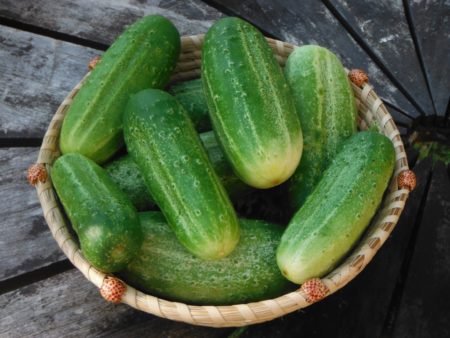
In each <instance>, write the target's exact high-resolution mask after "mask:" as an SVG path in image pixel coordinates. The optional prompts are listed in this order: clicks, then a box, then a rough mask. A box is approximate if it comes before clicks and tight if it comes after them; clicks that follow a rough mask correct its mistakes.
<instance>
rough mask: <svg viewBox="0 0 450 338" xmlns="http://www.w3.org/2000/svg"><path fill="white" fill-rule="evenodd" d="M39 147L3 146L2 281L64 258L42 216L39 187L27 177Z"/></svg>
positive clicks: (0, 160)
mask: <svg viewBox="0 0 450 338" xmlns="http://www.w3.org/2000/svg"><path fill="white" fill-rule="evenodd" d="M37 155H38V149H36V148H3V149H0V172H1V175H0V195H1V196H3V197H2V203H1V204H0V233H1V236H0V281H3V280H5V279H8V278H11V277H15V276H17V275H19V274H22V273H25V272H30V271H33V270H35V269H38V268H41V267H43V266H47V265H49V264H51V263H54V262H57V261H60V260H63V259H64V258H65V256H64V254H63V252H62V251H61V250H60V249H59V247H58V245H57V244H56V242H55V240H54V239H53V237H52V235H51V233H50V230H49V229H48V227H47V224H46V223H45V220H44V217H43V216H42V209H41V205H40V204H39V201H38V199H37V197H36V190H35V189H34V188H33V187H31V186H30V185H29V184H28V182H27V181H26V171H27V168H28V166H29V165H30V164H31V163H33V162H35V161H36V159H37Z"/></svg>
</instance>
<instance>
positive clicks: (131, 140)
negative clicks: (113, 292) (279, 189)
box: [124, 89, 239, 259]
mask: <svg viewBox="0 0 450 338" xmlns="http://www.w3.org/2000/svg"><path fill="white" fill-rule="evenodd" d="M124 136H125V143H126V145H127V148H128V153H129V154H131V156H132V157H133V160H134V161H135V162H136V163H137V165H138V166H139V168H140V171H141V173H142V175H143V177H144V181H145V184H146V186H147V188H148V189H149V191H150V192H151V194H152V196H153V198H154V199H155V201H156V203H157V205H158V206H159V207H160V208H161V211H162V212H163V213H164V215H165V216H166V218H167V221H168V223H169V224H170V226H171V227H172V228H173V230H174V232H175V234H176V236H177V238H178V239H179V240H180V242H181V243H182V244H183V245H184V246H185V247H186V248H187V249H188V250H189V251H191V252H192V253H193V254H194V255H196V256H198V257H200V258H203V259H219V258H222V257H225V256H227V255H228V254H229V253H230V252H231V251H233V249H234V248H235V246H236V245H237V242H238V241H239V223H238V219H237V217H236V213H235V211H234V209H233V206H232V204H231V202H230V200H229V197H228V195H227V193H226V191H225V188H224V187H223V185H222V184H221V182H220V179H219V177H218V176H217V174H216V173H215V171H214V168H213V167H212V165H211V163H210V161H209V159H208V155H207V154H206V151H205V149H204V148H203V146H202V144H201V142H200V138H199V136H198V134H197V132H196V131H195V129H194V126H193V124H192V121H191V120H190V119H189V117H188V115H187V113H186V112H185V111H184V109H183V107H182V106H181V105H180V104H179V103H178V101H177V100H176V99H175V98H174V97H173V96H171V95H170V94H168V93H166V92H163V91H161V90H156V89H148V90H143V91H141V92H139V93H137V94H135V95H133V96H132V97H131V99H130V101H129V102H128V105H127V107H126V109H125V115H124Z"/></svg>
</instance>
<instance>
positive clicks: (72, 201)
mask: <svg viewBox="0 0 450 338" xmlns="http://www.w3.org/2000/svg"><path fill="white" fill-rule="evenodd" d="M51 178H52V181H53V186H54V187H55V189H56V191H57V194H58V197H59V199H60V201H61V203H62V205H63V206H64V210H65V211H66V214H67V216H68V217H69V219H70V221H71V223H72V227H73V229H74V230H75V232H76V233H77V235H78V238H79V241H80V246H81V251H82V252H83V255H84V256H85V257H86V259H87V260H88V261H89V262H90V263H91V264H92V265H93V266H95V267H96V268H97V269H99V270H101V271H104V272H115V271H119V270H122V269H123V268H124V267H125V266H126V265H127V264H128V263H129V262H130V261H131V259H132V258H134V257H135V255H136V254H137V252H138V251H139V249H140V247H141V244H142V240H143V235H142V230H141V226H140V223H139V218H138V214H137V211H136V209H135V208H134V206H133V205H132V204H131V202H130V201H129V199H128V197H127V196H126V195H125V194H124V193H123V192H122V191H121V190H120V189H119V188H118V187H117V186H116V185H115V184H114V183H113V182H112V180H111V179H110V178H109V176H108V174H107V173H106V172H105V170H104V169H103V168H101V167H100V166H98V165H97V164H96V163H94V162H93V161H91V160H89V159H88V158H86V157H84V156H83V155H80V154H77V153H70V154H66V155H63V156H61V157H59V158H58V159H57V160H56V161H55V163H54V165H53V168H52V171H51Z"/></svg>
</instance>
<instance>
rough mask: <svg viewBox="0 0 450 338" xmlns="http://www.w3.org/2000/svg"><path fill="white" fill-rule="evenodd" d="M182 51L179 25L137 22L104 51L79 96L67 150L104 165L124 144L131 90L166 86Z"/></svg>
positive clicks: (65, 137)
mask: <svg viewBox="0 0 450 338" xmlns="http://www.w3.org/2000/svg"><path fill="white" fill-rule="evenodd" d="M179 53H180V36H179V33H178V31H177V29H176V28H175V26H174V25H173V24H172V23H171V22H170V21H169V20H167V19H165V18H164V17H162V16H158V15H151V16H147V17H144V18H142V19H140V20H138V21H137V22H135V23H134V24H133V25H131V26H130V27H129V28H128V29H127V30H126V31H125V32H124V33H123V34H122V35H120V36H119V38H118V39H117V40H116V41H115V42H114V43H113V44H112V45H111V47H110V48H108V50H107V51H106V52H105V53H104V55H103V56H102V59H101V61H100V62H99V63H98V64H97V66H96V67H95V68H94V69H93V70H92V73H91V74H90V75H89V77H88V78H87V79H86V82H85V83H84V85H83V86H82V87H81V89H80V91H79V92H78V93H77V95H76V96H75V98H74V100H73V102H72V104H71V106H70V108H69V110H68V111H67V116H66V117H65V119H64V123H63V125H62V129H61V138H60V147H61V151H62V152H63V153H71V152H78V153H81V154H83V155H85V156H87V157H89V158H90V159H92V160H94V161H95V162H97V163H103V162H105V161H106V160H107V159H108V158H110V157H111V156H112V155H113V154H114V153H115V152H116V151H117V150H119V149H120V148H121V146H122V145H123V135H122V115H123V110H124V108H125V105H126V103H127V100H128V98H129V96H130V94H133V93H136V92H138V91H140V90H142V89H144V88H161V87H163V86H164V85H165V84H166V82H167V81H168V80H169V77H170V76H171V74H172V71H173V69H174V68H175V65H176V62H177V60H178V56H179Z"/></svg>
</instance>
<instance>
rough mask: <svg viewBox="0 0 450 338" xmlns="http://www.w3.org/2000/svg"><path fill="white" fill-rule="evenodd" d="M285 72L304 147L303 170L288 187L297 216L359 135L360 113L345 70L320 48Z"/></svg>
mask: <svg viewBox="0 0 450 338" xmlns="http://www.w3.org/2000/svg"><path fill="white" fill-rule="evenodd" d="M284 71H285V75H286V79H287V81H288V83H289V85H290V87H291V89H292V95H293V98H294V101H295V107H296V110H297V113H298V116H299V118H300V123H301V125H302V131H303V142H304V149H303V155H302V158H301V160H300V164H299V166H298V167H297V169H296V171H295V173H294V175H293V176H292V177H291V178H290V179H289V180H288V182H286V190H287V197H288V200H289V206H290V209H291V212H292V213H293V212H295V211H297V210H298V208H299V207H300V206H301V205H302V204H303V203H304V202H305V200H306V198H307V197H308V195H309V194H310V193H311V192H312V191H313V189H314V187H315V186H316V185H317V182H318V181H319V179H320V177H321V175H322V174H323V172H324V170H325V169H326V168H327V166H328V165H329V164H330V162H331V160H332V159H333V157H334V156H335V155H336V153H337V150H338V148H339V146H340V144H341V143H342V141H344V140H346V139H347V138H349V137H350V136H351V135H353V134H355V133H356V131H357V128H356V114H357V111H356V104H355V99H354V94H353V90H352V88H351V85H350V82H349V80H348V77H347V74H346V72H345V69H344V67H343V66H342V64H341V62H340V61H339V59H338V58H337V57H336V55H335V54H333V53H332V52H331V51H329V50H327V49H326V48H323V47H320V46H315V45H307V46H302V47H299V48H296V49H295V50H294V52H292V54H291V55H289V57H288V59H287V62H286V67H285V70H284Z"/></svg>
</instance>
